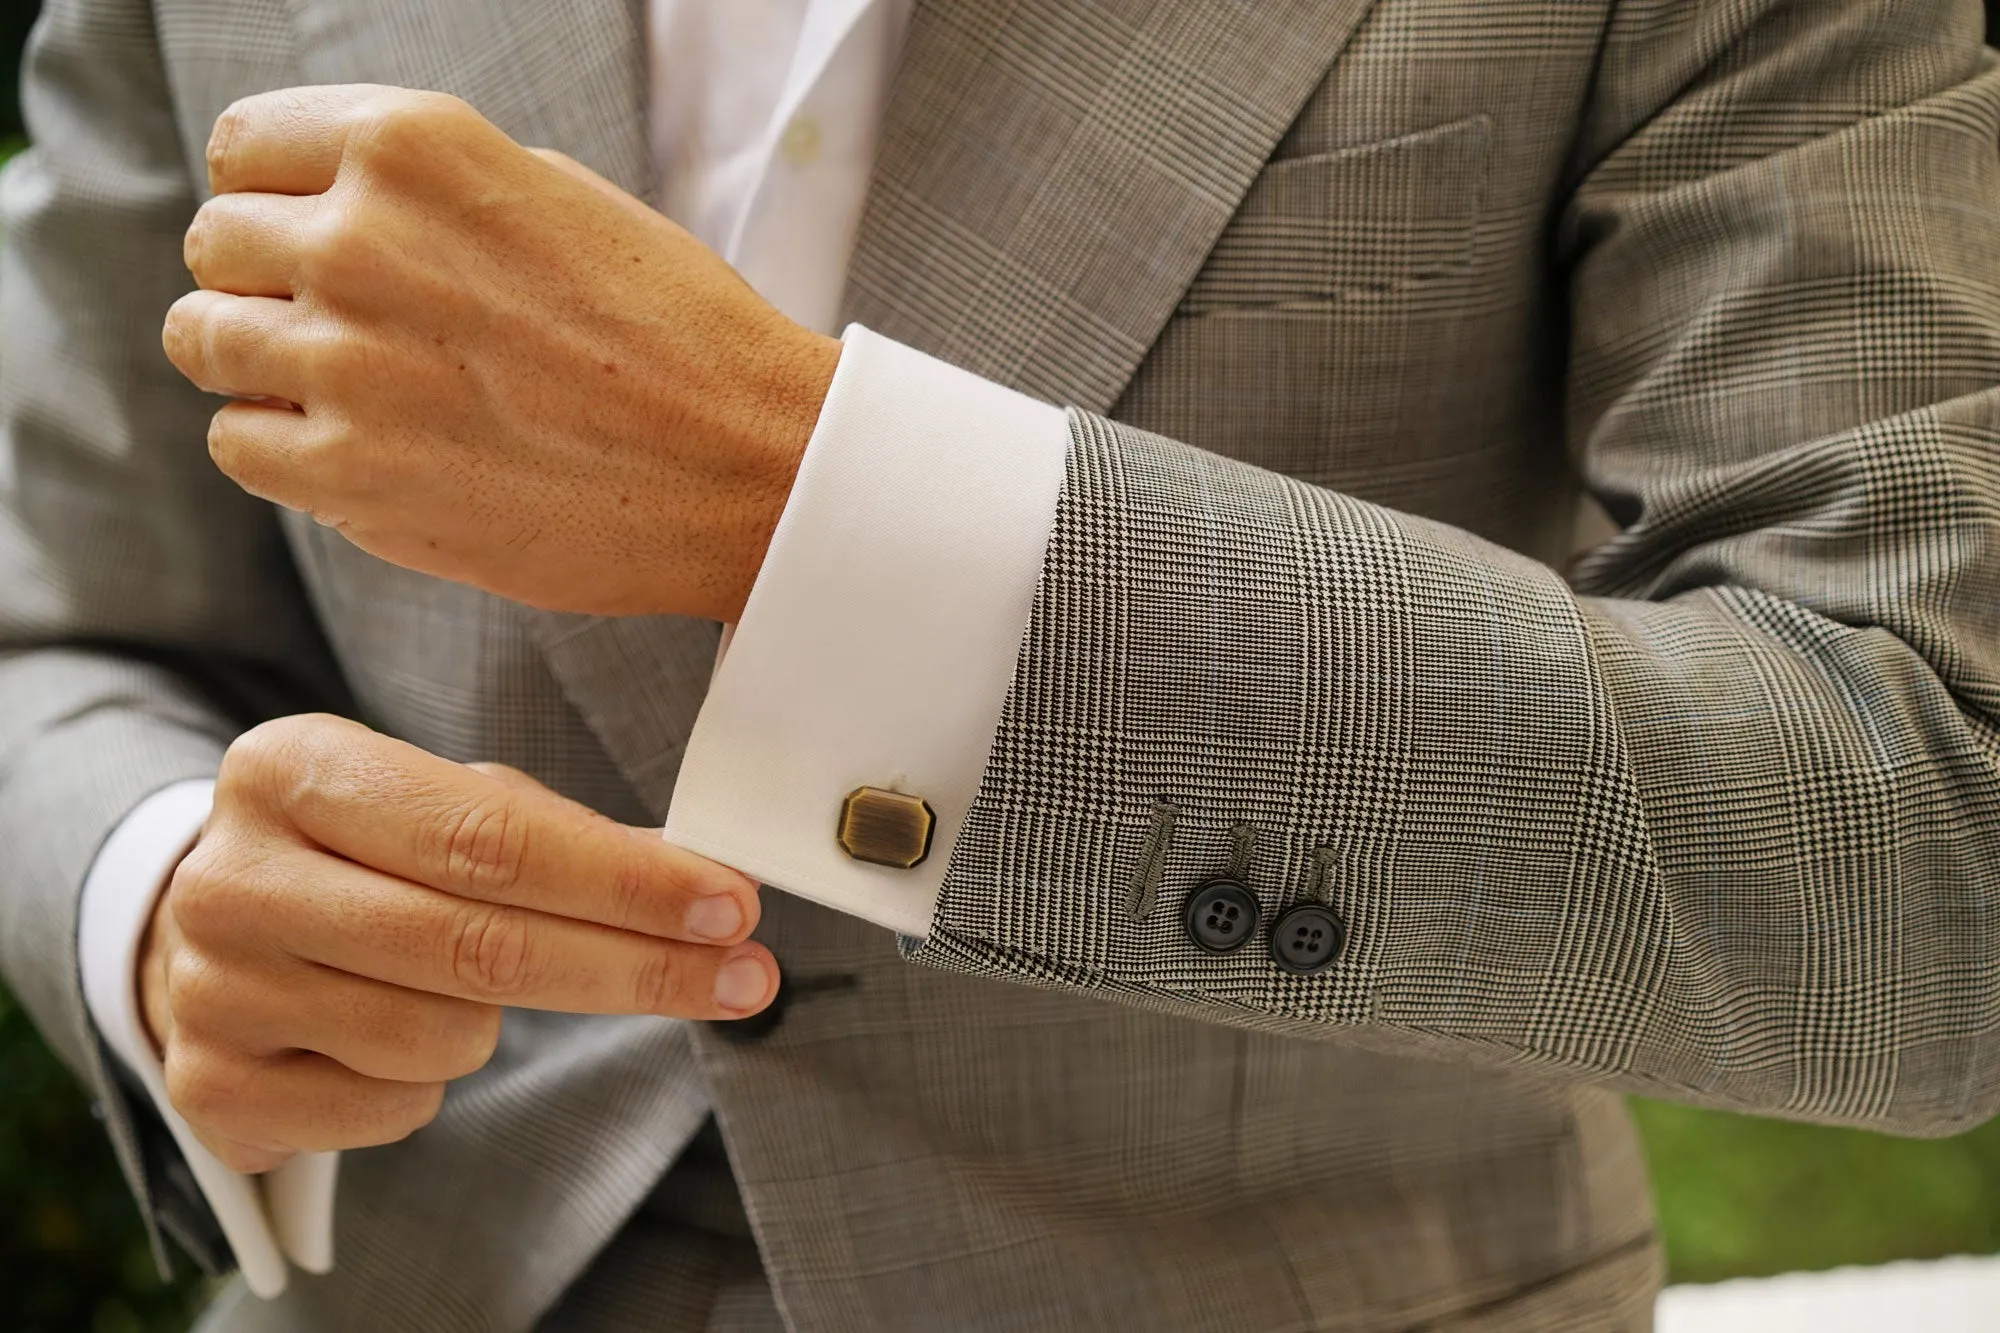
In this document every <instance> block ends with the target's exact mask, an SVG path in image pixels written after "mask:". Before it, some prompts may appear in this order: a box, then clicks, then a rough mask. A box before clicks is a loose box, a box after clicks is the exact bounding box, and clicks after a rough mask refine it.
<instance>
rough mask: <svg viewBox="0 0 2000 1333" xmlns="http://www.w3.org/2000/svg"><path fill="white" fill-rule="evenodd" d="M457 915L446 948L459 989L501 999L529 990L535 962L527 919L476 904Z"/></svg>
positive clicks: (505, 910) (507, 910)
mask: <svg viewBox="0 0 2000 1333" xmlns="http://www.w3.org/2000/svg"><path fill="white" fill-rule="evenodd" d="M456 915H457V920H456V921H455V922H454V923H453V925H452V927H451V930H450V934H449V943H448V946H447V947H448V949H449V952H450V966H451V974H452V976H453V977H454V978H455V979H456V980H457V982H458V983H459V985H461V986H463V987H465V988H466V989H468V990H470V991H471V992H472V993H474V994H476V995H490V996H494V997H496V998H500V999H506V998H510V997H513V996H517V995H521V994H524V993H526V992H527V991H528V990H529V989H531V987H532V984H533V981H534V973H535V959H534V956H533V947H532V946H533V941H532V939H531V938H530V934H529V931H528V920H527V917H526V916H524V915H523V914H522V913H521V912H519V911H517V910H515V909H513V908H511V907H497V908H496V907H488V906H485V905H484V904H479V903H467V904H466V905H465V906H464V908H463V909H461V910H460V911H459V912H458V913H457V914H456Z"/></svg>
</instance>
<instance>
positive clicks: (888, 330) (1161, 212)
mask: <svg viewBox="0 0 2000 1333" xmlns="http://www.w3.org/2000/svg"><path fill="white" fill-rule="evenodd" d="M1370 3H1371V0H1257V2H1256V3H1247V2H1244V0H1234V2H1223V0H1127V2H1126V3H1122V4H1118V5H1106V4H1095V3H1090V4H1080V3H1077V0H1013V2H1012V3H1003V2H1002V0H980V2H978V3H968V2H967V0H918V5H917V9H916V12H915V14H914V15H913V17H912V20H911V25H910V32H909V37H908V41H907V43H906V46H905V54H904V58H903V66H902V72H901V74H900V76H899V79H898V85H897V88H896V91H895V94H894V96H893V98H892V100H891V103H890V107H889V112H888V116H887V119H886V121H885V124H884V126H883V133H882V142H881V151H880V156H879V158H878V161H877V167H876V178H875V186H874V190H873V193H872V195H871V197H870V202H869V206H868V209H867V212H866V214H865V215H864V217H863V220H862V226H861V232H860V237H859V241H858V245H857V250H856V253H855V257H854V262H853V265H852V268H851V270H850V276H849V283H848V289H847V297H846V306H847V312H848V314H849V316H850V318H852V319H854V320H858V321H859V322H861V323H863V324H866V325H868V326H869V327H870V328H872V329H874V330H876V331H877V332H879V333H883V334H887V335H888V336H890V337H892V338H896V339H898V340H899V341H901V342H904V343H908V344H909V345H911V346H914V347H917V348H920V349H922V350H924V351H927V352H930V353H931V354H932V355H934V356H938V357H940V358H942V359H944V360H946V361H950V362H952V363H954V364H956V365H960V366H963V367H965V368H966V369H968V370H972V371H976V372H977V373H979V374H981V375H984V376H986V377H987V378H989V379H993V380H997V381H999V382H1001V383H1004V384H1010V385H1012V386H1014V387H1015V388H1018V389H1021V390H1022V391H1024V392H1026V393H1029V394H1033V395H1034V396H1036V397H1039V398H1043V399H1046V400H1048V401H1051V402H1055V403H1061V404H1066V405H1072V406H1077V407H1084V408H1089V409H1092V410H1095V411H1106V410H1108V409H1109V408H1110V407H1111V405H1112V404H1113V403H1114V402H1115V401H1116V400H1117V398H1118V395H1119V393H1120V392H1121V391H1122V390H1123V388H1124V386H1125V384H1126V382H1127V381H1128V380H1130V378H1131V377H1132V374H1133V372H1134V371H1135V370H1136V369H1137V368H1138V365H1139V362H1140V360H1141V359H1142V358H1143V357H1144V356H1145V354H1146V349H1147V348H1148V347H1150V346H1151V345H1152V343H1153V341H1154V339H1155V338H1156V337H1157V336H1158V334H1159V332H1160V329H1161V327H1162V326H1163V325H1164V324H1165V323H1166V320H1167V317H1168V316H1169V315H1170V314H1171V313H1172V312H1173V309H1174V306H1175V304H1176V303H1177V302H1178V301H1179V300H1180V297H1181V293H1182V292H1183V291H1185V290H1186V288H1187V285H1188V283H1189V282H1190V281H1191V280H1192V278H1193V277H1194V274H1195V271H1196V270H1197V269H1198V268H1200V266H1201V263H1202V261H1203V259H1204V258H1205V257H1206V256H1207V255H1208V253H1209V251H1210V249H1211V248H1213V246H1214V244H1215V240H1216V237H1217V236H1218V235H1219V234H1220V232H1221V231H1222V228H1223V226H1224V224H1225V223H1226V222H1228V220H1229V217H1230V215H1231V214H1232V213H1233V212H1234V211H1235V209H1236V206H1237V204H1238V202H1239V201H1240V200H1241V199H1242V197H1243V194H1244V192H1245V191H1246V190H1247V189H1248V188H1249V185H1250V182H1251V181H1252V180H1253V179H1254V178H1255V176H1256V175H1257V173H1258V171H1259V170H1260V169H1261V168H1262V167H1263V165H1264V163H1265V161H1266V160H1267V159H1268V157H1269V156H1270V153H1271V150H1272V149H1273V147H1275V145H1276V144H1277V142H1278V140H1279V138H1280V137H1282V136H1283V134H1284V132H1285V130H1286V128H1287V127H1288V126H1289V125H1290V124H1291V123H1292V121H1293V120H1294V119H1295V118H1296V117H1297V115H1298V113H1299V109H1300V108H1301V106H1302V105H1303V104H1304V102H1305V100H1306V98H1307V97H1309V96H1310V95H1311V94H1312V92H1313V90H1314V89H1315V88H1316V87H1317V86H1318V85H1319V83H1320V82H1321V80H1322V79H1323V78H1324V77H1325V75H1326V71H1327V67H1328V66H1329V65H1330V64H1331V63H1332V61H1333V58H1334V57H1335V55H1337V54H1338V52H1339V50H1340V48H1341V46H1342V45H1343V44H1344V43H1345V42H1346V40H1347V38H1348V36H1349V34H1350V33H1352V31H1353V30H1354V27H1355V25H1356V24H1357V23H1358V22H1359V21H1360V19H1361V17H1362V15H1363V14H1364V13H1366V11H1367V9H1368V7H1369V4H1370Z"/></svg>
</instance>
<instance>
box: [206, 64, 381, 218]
mask: <svg viewBox="0 0 2000 1333" xmlns="http://www.w3.org/2000/svg"><path fill="white" fill-rule="evenodd" d="M399 91H400V90H399V89H395V88H388V87H384V86H382V85H380V84H373V83H345V84H330V85H325V86H318V87H304V88H281V89H279V90H277V91H275V92H268V93H257V94H255V95H253V96H250V97H245V98H242V99H240V100H238V101H235V102H232V103H230V105H229V107H228V109H227V110H225V111H224V112H223V113H222V114H221V115H220V116H217V117H216V118H215V128H214V129H213V130H212V131H211V132H210V133H209V136H208V186H209V189H210V190H211V191H213V192H214V193H216V194H231V193H235V192H238V191H245V190H254V191H257V192H259V193H262V194H323V193H325V192H326V191H327V190H328V189H330V188H332V186H333V180H334V176H335V175H336V174H337V173H338V172H339V170H340V159H341V155H342V154H343V153H344V152H345V151H346V147H347V136H348V134H349V132H350V131H351V130H352V129H353V128H354V126H355V125H356V124H357V122H358V121H359V120H360V115H359V113H360V112H361V111H362V110H363V109H364V108H365V107H367V106H368V104H369V103H371V102H374V101H376V100H378V99H381V98H384V97H389V96H393V95H395V94H397V93H398V92H399Z"/></svg>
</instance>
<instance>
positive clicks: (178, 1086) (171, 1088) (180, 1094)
mask: <svg viewBox="0 0 2000 1333" xmlns="http://www.w3.org/2000/svg"><path fill="white" fill-rule="evenodd" d="M165 1079H166V1085H167V1100H168V1101H169V1102H171V1103H172V1104H173V1108H174V1109H175V1110H176V1111H179V1112H180V1113H181V1115H182V1116H183V1117H184V1118H186V1120H187V1121H188V1123H189V1124H195V1125H204V1126H210V1125H214V1124H216V1123H217V1122H218V1121H220V1120H222V1119H223V1118H225V1117H228V1116H231V1115H234V1114H239V1113H240V1112H241V1111H242V1110H243V1098H242V1085H243V1080H242V1078H241V1076H240V1075H239V1074H238V1073H236V1072H235V1071H233V1070H231V1069H230V1068H229V1067H228V1064H227V1062H225V1061H224V1060H222V1059H221V1058H220V1057H218V1056H216V1055H213V1054H211V1053H209V1052H207V1051H205V1050H204V1049H202V1048H200V1047H197V1046H192V1045H190V1044H188V1043H187V1042H183V1041H176V1042H175V1043H174V1044H173V1046H172V1047H171V1048H169V1049H168V1051H167V1057H166V1074H165Z"/></svg>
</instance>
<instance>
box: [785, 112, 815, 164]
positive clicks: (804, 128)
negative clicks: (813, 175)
mask: <svg viewBox="0 0 2000 1333" xmlns="http://www.w3.org/2000/svg"><path fill="white" fill-rule="evenodd" d="M819 147H820V130H819V121H817V120H815V119H814V118H813V117H811V116H799V117H797V118H796V119H794V120H793V121H792V123H791V124H789V125H787V126H785V133H784V135H783V136H782V137H781V138H780V139H779V140H778V151H779V152H781V153H783V154H784V156H785V161H787V162H789V163H791V164H792V165H793V166H795V167H806V166H811V165H812V164H813V162H814V161H815V160H817V159H818V157H819Z"/></svg>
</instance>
